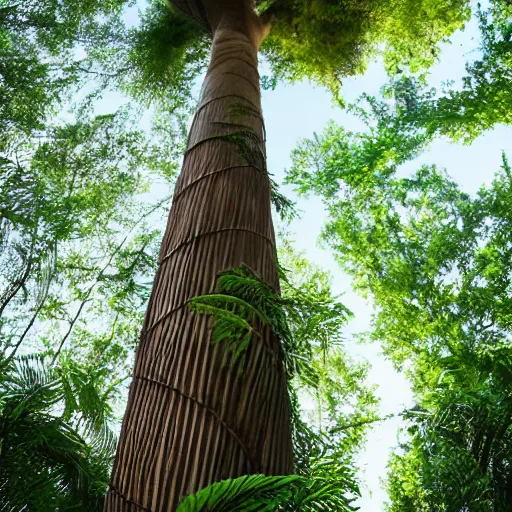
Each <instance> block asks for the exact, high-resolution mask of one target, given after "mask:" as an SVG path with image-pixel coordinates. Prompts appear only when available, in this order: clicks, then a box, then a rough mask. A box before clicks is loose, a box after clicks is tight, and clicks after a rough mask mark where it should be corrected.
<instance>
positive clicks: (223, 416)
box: [105, 29, 293, 512]
mask: <svg viewBox="0 0 512 512" xmlns="http://www.w3.org/2000/svg"><path fill="white" fill-rule="evenodd" d="M265 160H266V159H265V149H264V126H263V121H262V116H261V107H260V90H259V76H258V68H257V51H256V49H255V48H254V45H253V44H251V42H250V40H249V38H247V37H245V35H244V34H242V33H240V32H238V31H235V30H229V29H222V30H219V31H217V33H216V34H215V37H214V42H213V47H212V60H211V64H210V67H209V70H208V73H207V76H206V79H205V83H204V86H203V92H202V99H201V102H200V105H199V107H198V109H197V112H196V115H195V119H194V122H193V124H192V128H191V130H190V134H189V141H188V149H187V151H186V154H185V158H184V163H183V168H182V171H181V175H180V177H179V179H178V183H177V185H176V190H175V193H174V199H173V204H172V208H171V212H170V215H169V220H168V225H167V229H166V232H165V236H164V239H163V243H162V247H161V252H160V266H159V269H158V273H157V276H156V279H155V283H154V285H153V292H152V296H151V299H150V303H149V307H148V311H147V313H146V318H145V323H144V328H143V332H142V335H141V342H140V345H139V348H138V351H137V356H136V362H135V369H134V375H133V382H132V385H131V388H130V395H129V400H128V406H127V411H126V415H125V418H124V421H123V427H122V431H121V438H120V442H119V447H118V452H117V457H116V461H115V466H114V470H113V475H112V482H111V487H110V491H109V493H108V496H107V500H106V505H105V511H107V512H114V511H115V512H120V511H123V512H128V511H130V512H140V511H152V512H160V511H174V510H176V507H177V505H178V503H179V501H180V499H181V498H182V497H183V496H185V495H187V494H190V493H194V492H196V491H197V490H198V489H201V488H203V487H206V486H208V485H209V484H211V483H213V482H215V481H219V480H223V479H226V478H233V477H237V476H240V475H244V474H252V473H264V474H267V475H273V474H289V473H291V472H292V471H293V451H292V443H291V435H290V419H289V397H288V393H287V386H286V377H285V375H284V372H283V366H282V357H281V348H280V345H279V342H278V340H277V339H275V337H274V336H273V335H272V333H271V332H269V331H267V332H266V333H265V336H264V337H263V341H262V340H261V339H259V338H255V339H254V340H253V341H252V342H251V345H250V348H249V350H248V352H247V357H246V358H245V362H244V368H243V369H242V370H240V369H237V368H233V367H232V365H230V363H229V361H228V360H229V358H228V357H227V356H226V353H225V348H224V347H223V346H222V344H212V342H211V335H210V326H211V321H210V320H209V319H208V318H207V317H205V316H203V315H198V314H194V313H192V312H190V311H189V309H188V308H187V301H188V300H189V299H190V298H192V297H195V296H198V295H202V294H206V293H211V292H213V291H214V290H215V283H216V276H217V274H218V272H219V271H221V270H225V269H229V268H236V267H239V266H240V265H241V264H242V263H245V264H247V265H249V266H250V267H251V268H252V269H254V270H256V271H257V272H258V273H259V274H260V275H261V277H262V278H263V279H265V280H266V281H267V282H268V283H270V284H271V285H272V286H273V287H274V288H275V289H276V290H278V289H279V281H278V274H277V269H276V247H275V238H274V231H273V227H272V219H271V209H270V182H269V178H268V174H267V172H266V165H265Z"/></svg>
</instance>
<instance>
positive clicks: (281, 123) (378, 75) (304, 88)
mask: <svg viewBox="0 0 512 512" xmlns="http://www.w3.org/2000/svg"><path fill="white" fill-rule="evenodd" d="M144 3H145V2H144V0H139V1H138V4H139V5H140V6H142V5H144ZM483 3H484V6H485V2H483ZM127 19H128V20H129V21H131V22H132V23H134V24H135V23H137V21H136V19H137V13H136V9H131V10H130V12H129V14H128V16H127ZM478 38H479V36H478V28H477V26H476V23H474V21H472V22H471V23H470V24H469V25H468V27H467V28H466V30H465V31H464V32H463V33H457V34H455V35H454V37H453V38H452V43H451V44H450V45H444V46H443V53H442V57H441V60H440V63H439V64H438V65H436V66H435V67H434V68H433V69H432V70H431V79H430V83H431V85H433V86H436V87H439V86H440V85H441V83H442V82H443V81H446V80H455V81H456V83H459V82H460V79H461V77H462V76H464V64H465V62H466V61H468V60H473V59H475V58H476V57H477V56H478V52H477V51H476V50H475V48H477V46H478ZM264 72H265V70H264V69H263V73H262V74H264ZM385 82H386V75H385V73H384V70H383V67H382V65H381V64H374V65H372V66H371V67H370V68H369V70H368V71H367V73H366V74H365V75H364V76H361V77H358V78H354V79H350V80H348V79H347V80H346V81H345V84H344V88H343V96H344V98H345V99H346V100H347V101H348V102H350V101H353V100H355V99H356V98H357V96H359V95H360V94H361V93H363V92H365V93H368V94H372V95H378V93H379V89H380V87H381V86H382V85H383V84H384V83H385ZM125 101H126V99H125V98H122V97H121V96H120V95H117V96H116V95H110V94H109V95H108V97H106V98H104V100H103V101H102V102H101V105H100V108H99V110H100V111H102V110H105V111H112V109H113V108H115V107H117V106H118V105H120V104H122V103H124V102H125ZM263 112H264V115H265V120H266V128H267V154H268V168H269V171H270V172H271V173H272V174H274V176H275V179H276V181H278V182H281V181H282V180H283V178H284V170H285V169H286V168H287V167H289V166H290V153H291V151H292V149H293V148H294V147H295V146H296V143H297V140H298V139H300V138H309V137H311V136H312V134H313V132H320V131H321V130H322V129H323V127H324V126H325V125H326V124H327V122H328V121H329V120H331V119H333V120H335V121H336V122H338V123H340V124H343V126H344V127H345V128H347V129H349V130H358V129H360V128H361V123H360V122H359V121H358V120H356V119H354V118H353V117H352V116H350V115H348V114H346V113H344V112H343V111H341V110H340V109H339V108H336V107H334V106H333V103H332V101H331V96H330V94H329V93H328V92H327V91H326V90H323V89H321V88H318V87H313V86H311V85H310V84H307V83H299V84H295V85H289V84H281V85H278V86H277V88H276V89H275V90H274V91H263ZM510 141H512V128H505V127H499V128H497V129H495V130H493V131H492V132H489V133H487V134H485V135H484V136H482V137H480V138H479V139H478V140H477V141H475V143H474V144H473V145H471V146H461V145H455V144H451V143H449V142H447V141H444V140H439V141H437V142H435V143H434V144H433V145H432V147H431V150H430V151H429V152H427V153H425V154H423V155H421V156H420V157H419V158H418V159H416V161H414V162H409V163H408V164H406V165H405V166H404V168H403V169H402V170H401V174H402V173H403V174H407V173H409V172H412V171H414V170H415V169H417V168H418V167H419V166H420V165H421V164H423V163H425V164H433V163H435V164H437V165H438V166H440V167H445V168H446V169H447V170H448V172H449V174H450V175H451V176H452V178H454V179H455V180H456V181H458V182H459V183H460V184H461V185H462V187H463V188H464V189H465V190H466V191H467V192H469V193H474V192H476V191H477V190H478V188H479V187H480V186H481V185H482V184H484V183H489V182H490V181H491V180H492V176H493V174H494V172H495V171H497V170H498V169H499V167H500V163H501V150H509V148H510V145H511V142H510ZM509 154H510V152H509ZM283 192H284V193H285V195H287V196H288V197H290V198H292V199H297V203H298V208H299V210H302V212H303V214H302V219H299V220H297V221H294V223H293V224H292V225H291V226H290V231H291V232H292V233H295V236H294V239H295V246H296V247H297V248H298V249H300V250H303V251H305V253H306V255H307V256H308V257H309V259H310V260H311V261H313V262H314V263H316V264H318V265H319V266H321V267H323V268H324V269H326V270H329V271H330V272H331V273H332V275H333V283H334V287H333V288H334V292H335V293H336V294H343V299H342V300H343V301H344V303H345V304H346V305H347V306H348V307H349V308H350V309H351V310H352V311H353V312H354V314H355V318H354V320H353V321H352V322H351V323H350V324H349V325H348V326H347V328H346V332H345V338H346V340H347V348H348V349H349V352H350V353H351V354H352V355H353V356H354V357H356V358H364V359H366V360H368V361H369V362H370V363H371V365H372V370H371V372H370V376H369V381H370V382H371V383H373V384H376V385H377V386H378V388H377V394H378V396H379V397H380V398H381V414H382V416H384V415H387V414H391V413H399V412H400V411H402V410H403V409H404V408H405V407H410V406H412V405H413V397H412V394H411V391H410V388H409V385H408V383H407V381H406V380H405V379H404V378H403V377H402V376H401V375H399V374H397V373H396V372H395V371H394V370H393V368H392V366H391V364H390V363H389V362H388V361H386V360H385V359H384V357H383V356H382V355H380V353H379V352H380V350H379V347H378V346H377V345H359V344H357V343H356V342H355V341H354V340H353V338H352V334H354V333H357V332H362V331H365V330H368V328H369V323H370V317H371V314H372V307H371V304H369V303H366V302H365V301H364V300H363V299H361V298H360V297H358V296H357V295H356V294H354V293H353V292H352V291H351V284H350V278H349V277H348V276H346V275H344V274H343V273H342V271H341V270H340V269H339V267H338V266H337V264H336V263H335V262H334V259H333V257H332V255H331V254H330V252H329V251H328V250H324V249H321V248H319V247H318V245H317V239H318V236H319V234H320V231H321V228H322V225H323V223H324V221H325V219H326V215H325V212H324V209H323V207H322V203H321V201H320V199H318V198H311V199H309V200H304V199H298V198H297V197H296V195H295V194H294V193H293V190H292V189H291V188H290V187H285V188H283ZM401 426H402V422H401V420H400V419H397V418H395V419H390V420H386V421H384V422H382V423H380V424H377V426H376V427H375V428H374V429H373V430H372V432H371V433H370V435H369V440H368V444H367V448H366V450H365V451H364V452H363V453H362V454H361V456H360V458H359V464H360V468H361V470H360V477H361V481H362V482H361V483H362V486H361V490H362V493H363V497H362V499H361V500H359V502H358V505H359V506H360V507H361V510H362V511H363V512H381V511H384V510H385V509H384V503H385V501H386V493H385V492H384V491H383V490H382V489H381V479H382V478H383V477H385V475H386V464H387V460H388V457H389V454H390V452H391V451H392V449H393V448H394V447H395V446H396V445H397V433H398V431H399V429H400V427H401Z"/></svg>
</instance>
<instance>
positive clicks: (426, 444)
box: [288, 97, 512, 511]
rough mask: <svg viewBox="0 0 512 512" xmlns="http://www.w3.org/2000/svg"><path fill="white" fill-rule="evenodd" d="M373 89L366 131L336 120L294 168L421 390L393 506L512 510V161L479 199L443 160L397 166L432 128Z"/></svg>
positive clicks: (393, 482) (395, 469)
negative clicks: (414, 122)
mask: <svg viewBox="0 0 512 512" xmlns="http://www.w3.org/2000/svg"><path fill="white" fill-rule="evenodd" d="M364 100H365V101H366V107H365V106H364V102H363V101H361V102H359V103H358V104H356V105H354V106H351V107H350V108H351V111H352V112H354V113H356V114H358V115H359V117H360V118H361V119H362V120H363V121H364V122H365V123H366V126H367V130H366V131H364V132H360V133H351V132H347V131H346V130H344V129H342V128H339V127H336V126H335V125H334V124H331V125H330V126H329V127H327V129H326V130H325V131H324V133H323V134H321V135H319V136H316V137H315V138H314V139H313V140H309V141H304V142H303V143H302V144H301V145H300V146H299V148H298V149H297V150H296V151H295V152H294V155H293V157H294V165H293V167H292V169H291V170H290V172H289V178H288V179H289V180H290V181H291V182H293V183H295V184H296V186H297V187H298V189H299V191H300V192H301V193H304V194H307V193H311V192H314V193H317V194H319V195H320V196H321V197H322V198H323V200H324V202H325V205H326V207H327V210H328V213H329V220H328V222H327V225H326V226H325V228H324V232H323V235H322V237H323V240H324V241H325V242H326V243H327V244H328V246H329V247H331V248H332V249H333V252H334V254H335V257H336V258H337V259H338V261H339V262H340V264H341V265H342V267H343V268H344V269H345V270H346V271H347V272H349V273H350V274H351V275H352V276H353V278H354V285H355V287H356V289H358V290H359V291H360V292H361V293H362V294H363V295H364V296H366V297H370V298H371V299H372V301H373V303H374V306H375V315H374V318H373V322H372V330H371V332H370V333H369V335H368V337H369V339H371V340H374V341H378V342H380V343H381V344H382V347H383V349H384V352H385V354H386V355H387V356H389V357H390V358H391V359H392V361H393V362H394V363H395V365H396V367H397V368H398V369H402V370H404V371H405V372H406V374H407V375H408V377H409V378H410V381H411V384H412V387H413V391H414V393H415V398H416V401H417V405H416V406H415V407H414V408H413V409H412V410H411V411H409V412H408V413H407V415H406V418H407V419H408V421H409V425H410V427H409V429H408V430H409V434H410V435H409V436H406V439H405V441H404V442H403V443H402V444H401V450H400V451H398V452H397V453H395V454H394V455H393V456H392V459H391V461H390V466H389V468H390V473H389V480H388V491H389V494H390V499H391V504H390V505H389V510H392V511H395V510H396V511H409V510H410V511H412V510H447V511H448V510H479V511H480V510H481V511H491V510H507V509H508V508H510V482H511V474H510V471H509V467H510V458H509V456H508V453H509V443H510V435H509V434H510V414H511V410H510V400H509V396H508V395H509V393H508V388H509V379H510V364H509V360H510V321H509V320H510V318H509V316H510V315H509V306H510V304H509V302H510V279H511V276H512V273H511V269H510V266H509V261H510V254H509V253H510V246H511V245H510V236H509V231H510V230H509V229H508V219H509V217H510V209H509V207H508V205H509V204H510V198H509V195H510V192H511V190H512V188H511V185H512V184H511V182H510V179H511V170H510V165H509V164H508V161H507V159H506V158H505V156H504V157H503V166H502V169H501V171H500V172H498V173H497V174H496V177H495V180H494V182H493V183H492V184H491V185H490V186H488V187H482V189H481V190H480V191H479V192H478V194H477V195H476V196H475V197H471V196H469V195H468V194H465V193H463V192H462V191H461V190H460V188H459V186H458V185H457V184H456V183H455V182H453V181H452V180H450V178H449V177H448V176H447V175H446V173H445V172H443V171H440V170H439V169H437V168H436V167H434V166H431V167H428V166H424V167H422V168H420V169H419V170H417V171H416V172H415V173H413V174H412V175H411V176H408V177H399V176H400V174H399V173H401V172H402V170H401V168H400V166H401V164H403V163H405V162H406V161H408V160H409V159H412V158H414V157H415V156H416V155H417V154H419V153H420V152H421V151H422V150H423V149H424V148H425V147H426V145H427V144H428V143H429V141H430V140H432V133H429V131H428V130H425V129H424V128H422V127H421V120H420V122H419V123H418V128H417V129H411V128H410V124H409V122H410V117H409V114H410V111H409V110H408V108H407V105H406V104H405V103H404V104H400V103H399V105H398V107H397V108H391V107H390V106H389V105H388V104H387V103H386V102H385V101H378V100H376V99H375V98H370V97H365V98H364ZM467 122H468V124H469V127H468V129H467V130H465V133H470V131H471V129H472V121H471V117H469V118H468V119H467ZM460 127H461V125H459V124H456V125H454V137H456V136H457V133H460V132H459V130H460ZM478 129H480V128H477V130H478ZM473 133H476V132H473ZM493 411H494V412H493Z"/></svg>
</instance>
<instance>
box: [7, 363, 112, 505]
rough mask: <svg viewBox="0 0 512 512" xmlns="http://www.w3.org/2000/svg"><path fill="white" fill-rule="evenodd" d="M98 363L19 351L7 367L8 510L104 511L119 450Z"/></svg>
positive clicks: (106, 392)
mask: <svg viewBox="0 0 512 512" xmlns="http://www.w3.org/2000/svg"><path fill="white" fill-rule="evenodd" d="M98 376H99V375H98V373H97V372H96V369H95V368H93V367H84V366H81V365H79V364H77V363H76V362H73V361H71V360H63V361H62V364H61V365H59V366H52V365H50V364H49V359H48V357H45V356H43V355H36V356H23V357H18V358H15V359H14V360H12V361H11V362H9V363H8V365H7V367H6V366H5V363H3V365H2V373H1V374H0V455H1V458H2V465H1V467H0V502H1V503H2V510H24V509H27V510H34V511H43V510H48V508H51V509H52V510H63V509H69V508H70V507H73V509H74V510H84V511H85V510H87V511H93V510H102V506H103V496H104V493H105V489H106V486H107V484H108V477H109V472H110V464H111V462H112V459H113V456H114V449H115V437H114V436H113V434H112V433H111V431H110V429H109V427H108V420H109V418H110V416H111V411H110V410H109V408H108V407H106V400H107V398H108V394H109V390H108V389H102V383H103V381H104V379H98Z"/></svg>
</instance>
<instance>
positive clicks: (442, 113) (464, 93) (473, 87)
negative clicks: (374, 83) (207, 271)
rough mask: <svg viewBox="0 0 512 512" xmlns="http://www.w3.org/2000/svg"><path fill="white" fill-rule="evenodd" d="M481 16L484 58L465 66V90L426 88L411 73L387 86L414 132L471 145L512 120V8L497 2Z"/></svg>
mask: <svg viewBox="0 0 512 512" xmlns="http://www.w3.org/2000/svg"><path fill="white" fill-rule="evenodd" d="M477 16H478V23H479V26H480V33H481V43H480V47H479V49H478V50H479V52H481V56H480V57H478V58H477V59H476V60H474V61H472V62H471V61H470V62H468V63H467V64H466V72H467V74H466V76H465V77H464V78H463V81H462V87H461V88H459V89H457V88H454V87H453V84H450V83H448V84H447V85H446V86H445V87H444V88H443V90H441V91H436V90H435V89H430V90H426V89H425V88H424V86H423V80H422V79H417V78H411V77H402V78H396V79H395V80H394V81H393V82H392V83H391V84H389V86H388V87H387V88H386V91H385V94H386V95H387V96H391V97H393V99H394V100H395V101H396V102H397V104H399V106H400V112H397V115H399V116H400V117H402V119H403V120H404V121H405V120H406V121H407V123H408V124H409V130H410V131H411V132H412V131H418V130H419V131H421V130H424V131H425V132H426V133H427V134H428V136H429V137H434V136H436V135H443V136H447V137H449V138H451V139H453V140H457V141H462V142H464V143H471V142H472V141H473V140H474V139H475V138H476V137H478V136H479V135H480V134H481V133H482V132H484V131H485V130H489V129H491V128H493V127H494V126H496V125H499V124H507V125H508V124H512V118H511V117H510V112H511V102H512V94H511V89H510V81H511V79H512V25H511V21H510V20H511V19H512V18H511V17H512V8H511V6H510V3H509V2H506V1H501V0H495V1H494V2H492V4H491V6H490V7H489V9H488V10H487V11H483V10H479V11H478V12H477ZM400 76H403V75H397V77H400Z"/></svg>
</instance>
